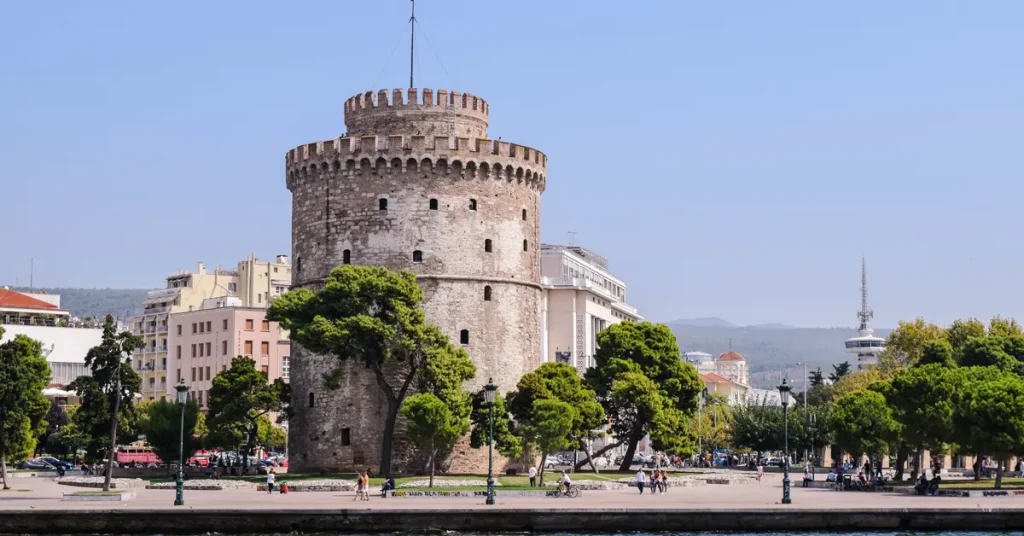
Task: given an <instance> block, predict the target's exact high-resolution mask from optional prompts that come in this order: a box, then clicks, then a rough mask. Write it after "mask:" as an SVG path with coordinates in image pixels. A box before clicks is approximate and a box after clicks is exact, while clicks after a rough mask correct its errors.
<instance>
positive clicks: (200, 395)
mask: <svg viewBox="0 0 1024 536" xmlns="http://www.w3.org/2000/svg"><path fill="white" fill-rule="evenodd" d="M198 393H199V405H200V406H202V405H203V392H202V391H198Z"/></svg>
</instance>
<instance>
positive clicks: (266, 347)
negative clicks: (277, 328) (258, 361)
mask: <svg viewBox="0 0 1024 536" xmlns="http://www.w3.org/2000/svg"><path fill="white" fill-rule="evenodd" d="M260 355H262V356H268V355H270V343H269V342H267V341H262V342H260Z"/></svg>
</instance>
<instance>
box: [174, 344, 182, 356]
mask: <svg viewBox="0 0 1024 536" xmlns="http://www.w3.org/2000/svg"><path fill="white" fill-rule="evenodd" d="M174 353H175V355H177V356H178V359H181V345H180V344H179V345H178V346H177V348H175V349H174Z"/></svg>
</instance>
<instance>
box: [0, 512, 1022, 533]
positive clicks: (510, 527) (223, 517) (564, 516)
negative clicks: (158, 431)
mask: <svg viewBox="0 0 1024 536" xmlns="http://www.w3.org/2000/svg"><path fill="white" fill-rule="evenodd" d="M181 512H182V511H181V510H180V509H173V508H170V507H168V508H167V509H162V510H125V509H110V510H104V509H89V510H80V509H68V510H28V509H26V510H6V511H5V512H4V514H5V515H3V516H0V533H7V534H97V533H102V534H154V533H155V534H198V533H205V532H211V533H212V532H219V533H223V534H243V533H247V534H254V533H255V534H259V533H263V534H269V533H283V534H284V533H295V532H306V533H312V532H323V533H335V534H352V533H384V532H408V531H417V532H422V531H428V530H430V531H442V530H448V531H461V532H479V533H498V532H506V533H507V532H571V533H581V532H600V533H608V532H629V533H634V532H661V531H672V532H699V531H732V532H768V531H938V530H941V531H1019V530H1024V509H995V510H987V509H977V508H970V509H967V508H963V509H959V508H951V509H903V508H899V509H891V510H879V509H875V510H843V509H835V508H830V509H816V510H810V509H800V510H790V509H786V508H767V509H756V510H732V511H730V510H720V511H700V510H693V509H679V510H660V509H657V508H647V509H643V510H642V511H640V512H638V511H637V510H635V509H633V510H630V509H600V510H598V509H573V510H564V509H499V508H495V509H493V510H490V509H488V510H479V509H478V510H465V509H446V510H436V511H435V510H328V511H323V510H320V511H317V510H273V509H263V510H243V511H239V510H189V512H188V515H182V514H181ZM638 513H639V514H640V515H638Z"/></svg>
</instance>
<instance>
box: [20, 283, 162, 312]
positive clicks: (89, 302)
mask: <svg viewBox="0 0 1024 536" xmlns="http://www.w3.org/2000/svg"><path fill="white" fill-rule="evenodd" d="M11 288H12V289H14V290H19V291H23V292H28V288H27V287H11ZM41 291H45V292H47V293H49V294H60V306H61V308H62V309H67V310H69V311H71V315H72V316H77V317H79V318H85V317H87V316H92V317H96V318H103V317H104V316H106V315H107V314H112V315H114V316H115V317H117V318H118V319H123V318H125V314H126V313H127V315H128V316H129V317H130V316H131V315H134V314H136V313H139V312H141V311H142V305H143V304H142V302H143V300H144V299H145V298H146V292H149V291H148V290H147V289H139V288H37V289H35V290H34V292H41Z"/></svg>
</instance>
